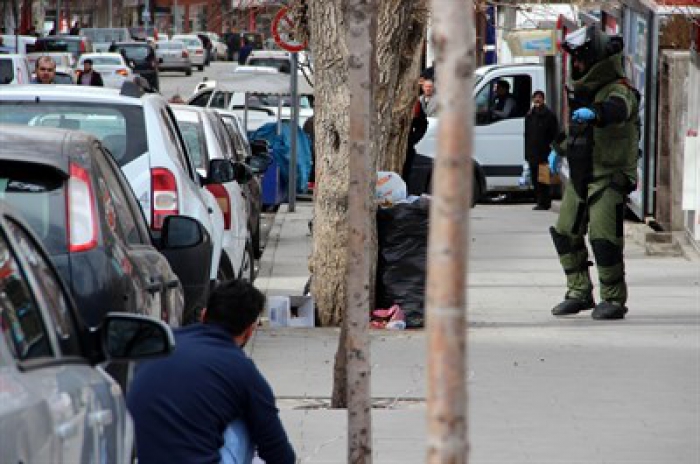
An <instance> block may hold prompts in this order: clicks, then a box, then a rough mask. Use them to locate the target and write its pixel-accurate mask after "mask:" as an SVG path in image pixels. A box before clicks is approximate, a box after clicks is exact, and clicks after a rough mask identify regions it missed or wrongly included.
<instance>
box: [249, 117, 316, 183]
mask: <svg viewBox="0 0 700 464" xmlns="http://www.w3.org/2000/svg"><path fill="white" fill-rule="evenodd" d="M290 126H291V124H290V123H289V122H288V121H283V122H282V131H281V133H280V135H277V123H273V122H269V123H267V124H264V125H262V126H260V127H259V128H258V129H257V130H255V131H253V132H249V135H248V140H257V139H264V140H267V142H268V143H269V144H270V147H271V148H272V156H273V157H274V158H275V161H276V162H277V165H278V166H279V168H280V185H279V188H280V189H281V190H282V191H283V192H287V190H288V187H287V185H289V155H290V147H291V140H290V137H291V130H290ZM310 174H311V143H310V141H309V138H308V136H307V135H306V133H305V132H304V131H303V130H301V127H298V126H297V192H300V193H305V192H306V190H307V188H308V182H309V175H310Z"/></svg>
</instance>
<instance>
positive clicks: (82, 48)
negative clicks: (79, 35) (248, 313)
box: [80, 40, 86, 53]
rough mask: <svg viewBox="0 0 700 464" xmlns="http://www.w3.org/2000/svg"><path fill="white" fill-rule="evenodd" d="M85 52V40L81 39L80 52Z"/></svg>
mask: <svg viewBox="0 0 700 464" xmlns="http://www.w3.org/2000/svg"><path fill="white" fill-rule="evenodd" d="M85 52H86V49H85V42H83V41H82V40H81V41H80V53H85Z"/></svg>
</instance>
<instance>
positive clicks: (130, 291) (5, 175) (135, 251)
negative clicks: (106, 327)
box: [0, 125, 209, 326]
mask: <svg viewBox="0 0 700 464" xmlns="http://www.w3.org/2000/svg"><path fill="white" fill-rule="evenodd" d="M0 146H2V150H0V198H3V199H4V200H5V201H6V202H8V203H9V204H10V205H12V206H14V207H15V208H16V209H17V210H18V211H19V212H20V213H21V214H23V216H24V217H25V218H26V220H27V222H28V223H29V224H30V225H31V226H32V227H33V229H34V231H35V233H36V234H37V236H38V237H39V238H40V239H41V240H42V242H43V244H44V246H45V247H46V249H47V250H48V252H49V254H50V255H51V257H52V258H53V260H54V263H55V264H56V267H57V268H58V270H59V272H60V273H61V276H62V277H63V278H64V279H65V281H66V282H67V283H68V285H69V287H70V289H71V290H72V293H73V296H74V298H75V301H76V303H77V304H78V307H79V308H80V311H81V315H82V317H83V319H84V320H85V322H86V323H87V324H88V325H89V326H97V325H99V324H100V322H101V321H102V319H103V317H104V315H105V314H107V313H109V312H113V311H121V312H129V313H137V314H145V315H148V316H151V317H155V318H158V319H162V320H163V321H165V322H169V323H170V324H171V325H173V326H177V325H181V322H182V318H183V312H184V294H183V289H182V285H181V283H180V281H179V280H178V277H177V275H176V274H175V273H174V272H173V270H172V268H171V267H170V265H169V263H168V259H166V257H165V256H164V255H163V254H161V253H160V252H159V251H158V250H156V248H154V246H153V243H152V239H151V235H150V234H149V229H148V227H147V225H146V221H145V219H144V217H143V213H142V211H141V208H140V206H139V204H138V202H137V201H136V198H135V197H134V195H133V193H132V191H131V188H130V187H129V183H128V181H127V180H126V179H125V177H124V175H123V174H122V171H121V170H120V169H119V167H118V166H117V164H116V163H115V162H114V160H113V159H112V156H111V155H110V154H109V153H108V152H106V151H105V149H104V147H103V146H102V145H101V143H100V142H99V141H98V140H97V139H96V138H94V137H93V136H91V135H88V134H87V133H83V132H77V131H66V130H62V129H53V128H48V127H42V128H29V127H20V126H17V127H15V126H11V125H4V126H2V128H1V129H0ZM194 223H195V224H196V225H197V226H199V227H200V228H201V226H200V225H199V223H197V222H196V221H194ZM202 235H203V236H204V235H205V234H204V233H203V234H202ZM208 241H209V240H208V238H207V237H206V236H205V237H204V239H203V240H202V242H201V243H198V244H197V246H194V247H190V248H182V249H179V248H174V247H168V246H165V247H164V250H163V252H164V253H167V254H168V256H169V259H171V260H173V261H176V260H178V259H180V260H181V261H187V260H189V259H191V254H190V253H193V252H197V251H201V252H202V253H206V252H207V251H204V250H205V248H206V247H207V246H208Z"/></svg>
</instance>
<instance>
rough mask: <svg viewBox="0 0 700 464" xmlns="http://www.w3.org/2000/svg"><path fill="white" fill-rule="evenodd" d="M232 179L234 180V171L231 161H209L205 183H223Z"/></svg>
mask: <svg viewBox="0 0 700 464" xmlns="http://www.w3.org/2000/svg"><path fill="white" fill-rule="evenodd" d="M234 180H236V172H235V169H234V166H233V163H231V161H229V160H227V159H213V160H211V161H209V175H208V176H207V179H206V182H205V183H206V184H225V183H227V182H233V181H234Z"/></svg>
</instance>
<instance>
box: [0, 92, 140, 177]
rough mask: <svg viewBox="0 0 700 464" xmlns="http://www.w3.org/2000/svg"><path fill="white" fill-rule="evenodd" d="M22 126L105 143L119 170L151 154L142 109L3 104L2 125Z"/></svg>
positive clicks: (49, 103)
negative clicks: (75, 133)
mask: <svg viewBox="0 0 700 464" xmlns="http://www.w3.org/2000/svg"><path fill="white" fill-rule="evenodd" d="M2 124H21V125H26V126H35V127H36V126H38V127H59V128H63V129H73V130H83V131H85V132H87V133H89V134H92V135H94V136H95V137H97V138H98V139H99V140H101V141H102V143H103V144H104V146H105V147H106V148H107V149H108V150H109V151H110V152H111V153H112V156H113V157H114V160H115V161H116V162H117V164H118V165H119V166H124V165H125V164H127V163H130V162H131V161H133V160H134V159H136V158H138V157H139V156H141V155H143V154H144V153H146V152H147V151H148V142H147V137H146V124H145V121H144V116H143V109H142V108H141V107H140V106H132V105H117V104H105V103H99V104H91V103H78V102H72V101H65V102H53V101H46V100H44V101H38V102H37V101H35V100H34V99H32V100H31V101H2V102H0V125H2Z"/></svg>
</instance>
